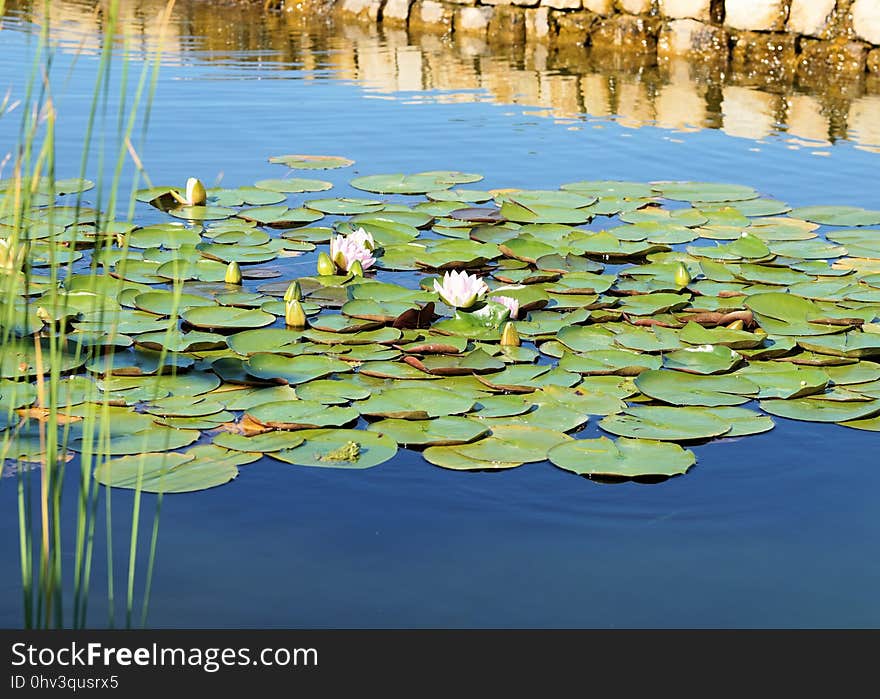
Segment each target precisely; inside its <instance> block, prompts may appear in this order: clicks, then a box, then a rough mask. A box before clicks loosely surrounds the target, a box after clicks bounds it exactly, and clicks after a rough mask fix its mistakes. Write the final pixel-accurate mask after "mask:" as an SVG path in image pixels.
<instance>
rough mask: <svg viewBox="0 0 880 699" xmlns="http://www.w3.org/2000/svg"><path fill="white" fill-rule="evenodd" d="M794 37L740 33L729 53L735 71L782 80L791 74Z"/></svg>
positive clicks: (780, 34)
mask: <svg viewBox="0 0 880 699" xmlns="http://www.w3.org/2000/svg"><path fill="white" fill-rule="evenodd" d="M796 61H797V37H796V36H795V35H794V34H786V33H781V32H739V33H737V34H736V37H735V39H734V43H733V51H732V52H731V62H732V64H733V68H734V70H735V71H739V72H741V73H747V74H751V75H752V76H760V77H763V78H767V79H771V80H773V79H777V80H783V79H786V78H788V77H790V76H791V74H792V73H793V72H794V67H795V63H796Z"/></svg>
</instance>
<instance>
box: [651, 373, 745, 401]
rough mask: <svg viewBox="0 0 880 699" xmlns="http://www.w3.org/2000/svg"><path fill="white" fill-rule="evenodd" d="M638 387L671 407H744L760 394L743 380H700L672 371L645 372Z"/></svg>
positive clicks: (733, 378)
mask: <svg viewBox="0 0 880 699" xmlns="http://www.w3.org/2000/svg"><path fill="white" fill-rule="evenodd" d="M635 383H636V387H637V388H638V389H639V390H640V391H641V392H642V393H644V394H645V395H646V396H650V397H651V398H655V399H657V400H661V401H663V402H664V403H671V404H672V405H704V406H709V407H716V406H725V405H741V404H743V403H746V402H748V401H749V400H751V399H752V398H754V397H755V396H757V395H758V391H759V390H760V389H759V387H758V386H757V385H756V384H754V383H752V382H751V381H749V380H748V379H747V378H745V377H743V376H733V375H727V376H701V375H698V374H687V373H682V372H673V371H645V372H643V373H641V374H640V375H639V376H638V377H637V378H636V380H635Z"/></svg>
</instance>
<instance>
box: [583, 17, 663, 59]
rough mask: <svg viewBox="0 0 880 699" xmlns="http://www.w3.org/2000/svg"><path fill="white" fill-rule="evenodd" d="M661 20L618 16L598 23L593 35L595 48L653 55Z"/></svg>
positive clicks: (592, 39) (655, 49)
mask: <svg viewBox="0 0 880 699" xmlns="http://www.w3.org/2000/svg"><path fill="white" fill-rule="evenodd" d="M659 32H660V20H659V19H656V18H651V17H636V16H633V15H616V16H614V17H609V18H608V19H603V20H600V21H599V22H597V24H596V25H595V27H594V29H593V31H592V34H591V37H590V38H591V41H592V45H593V48H595V49H598V50H609V51H612V50H613V51H618V52H620V53H623V54H630V55H633V54H652V53H655V52H656V51H657V35H658V34H659Z"/></svg>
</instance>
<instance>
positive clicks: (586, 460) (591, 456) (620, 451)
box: [549, 437, 697, 478]
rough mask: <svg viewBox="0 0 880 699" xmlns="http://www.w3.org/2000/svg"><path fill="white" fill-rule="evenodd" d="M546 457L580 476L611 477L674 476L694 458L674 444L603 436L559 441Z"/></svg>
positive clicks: (690, 453) (687, 451) (683, 471)
mask: <svg viewBox="0 0 880 699" xmlns="http://www.w3.org/2000/svg"><path fill="white" fill-rule="evenodd" d="M549 458H550V461H551V462H552V463H553V464H554V465H555V466H558V467H559V468H561V469H564V470H566V471H571V472H572V473H576V474H578V475H580V476H602V477H614V478H639V477H645V476H678V475H681V474H683V473H687V471H688V469H689V468H690V467H691V466H693V465H694V464H695V463H696V461H697V457H696V456H695V455H694V453H693V452H692V451H689V450H687V449H682V448H681V447H680V446H679V445H678V444H668V443H664V442H653V441H649V440H646V439H625V438H621V439H618V440H617V441H614V440H611V439H608V438H607V437H599V438H598V439H578V440H575V441H572V442H566V443H564V444H560V445H559V446H556V447H554V448H553V449H551V450H550V453H549Z"/></svg>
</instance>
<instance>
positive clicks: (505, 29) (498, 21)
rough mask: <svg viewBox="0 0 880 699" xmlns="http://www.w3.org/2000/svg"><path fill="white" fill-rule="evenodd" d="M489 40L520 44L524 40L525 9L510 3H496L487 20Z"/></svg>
mask: <svg viewBox="0 0 880 699" xmlns="http://www.w3.org/2000/svg"><path fill="white" fill-rule="evenodd" d="M489 41H494V42H496V43H505V44H514V45H517V46H519V45H521V44H524V43H525V41H526V11H525V10H524V9H523V8H521V7H514V6H512V5H498V6H496V7H495V13H494V14H493V15H492V19H491V20H490V21H489Z"/></svg>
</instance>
